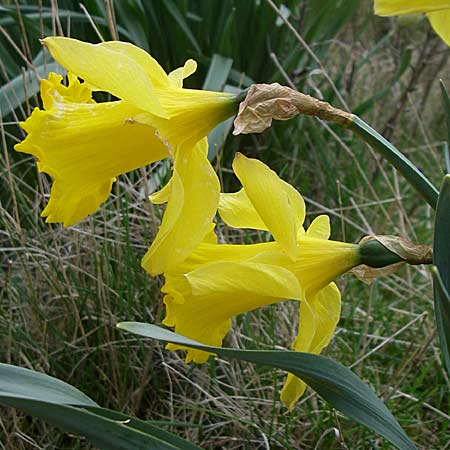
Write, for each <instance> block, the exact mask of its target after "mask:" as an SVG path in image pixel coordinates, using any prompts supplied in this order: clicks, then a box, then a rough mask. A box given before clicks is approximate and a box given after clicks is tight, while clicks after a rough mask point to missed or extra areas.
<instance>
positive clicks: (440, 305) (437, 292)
mask: <svg viewBox="0 0 450 450" xmlns="http://www.w3.org/2000/svg"><path fill="white" fill-rule="evenodd" d="M432 273H433V288H434V313H435V317H436V328H437V330H438V334H439V341H440V344H441V350H442V356H443V358H444V364H445V366H446V367H447V371H448V373H449V374H450V296H449V294H448V291H447V289H446V288H445V286H444V283H443V281H442V278H441V276H440V275H439V270H438V269H437V267H433V269H432Z"/></svg>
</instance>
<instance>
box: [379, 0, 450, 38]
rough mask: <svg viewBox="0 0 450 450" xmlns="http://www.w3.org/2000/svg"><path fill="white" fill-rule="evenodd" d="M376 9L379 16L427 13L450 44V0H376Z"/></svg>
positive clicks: (433, 24) (434, 26)
mask: <svg viewBox="0 0 450 450" xmlns="http://www.w3.org/2000/svg"><path fill="white" fill-rule="evenodd" d="M374 10H375V14H377V15H379V16H399V15H405V14H417V13H423V14H426V15H427V17H428V20H429V21H430V23H431V26H432V27H433V29H434V31H435V32H436V33H437V34H438V35H439V36H440V37H441V39H442V40H443V41H444V42H445V43H446V44H447V45H450V1H449V0H375V2H374Z"/></svg>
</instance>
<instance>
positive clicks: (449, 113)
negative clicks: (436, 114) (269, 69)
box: [440, 80, 450, 151]
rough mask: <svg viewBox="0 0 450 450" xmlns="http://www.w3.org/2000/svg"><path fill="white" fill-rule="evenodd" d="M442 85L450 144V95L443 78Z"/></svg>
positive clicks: (448, 141)
mask: <svg viewBox="0 0 450 450" xmlns="http://www.w3.org/2000/svg"><path fill="white" fill-rule="evenodd" d="M440 85H441V93H442V102H443V104H444V113H445V121H446V123H447V133H448V135H447V136H448V137H447V143H448V144H449V145H450V97H449V95H448V92H447V89H446V87H445V84H444V82H443V81H442V80H440ZM447 151H448V149H447Z"/></svg>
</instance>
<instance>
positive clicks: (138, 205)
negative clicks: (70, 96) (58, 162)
mask: <svg viewBox="0 0 450 450" xmlns="http://www.w3.org/2000/svg"><path fill="white" fill-rule="evenodd" d="M19 3H20V5H19V6H20V7H19V9H18V10H19V14H18V13H17V10H16V7H15V3H14V2H12V1H11V2H3V6H2V7H0V25H1V26H2V27H3V28H2V29H1V30H3V31H2V32H1V33H0V57H1V58H0V60H1V63H0V79H1V83H2V85H1V87H0V89H1V91H0V107H1V111H2V117H3V121H2V125H1V128H0V132H1V142H2V144H1V146H2V152H1V155H0V158H1V159H0V202H1V203H0V263H1V269H0V348H1V349H2V350H1V359H2V362H10V363H13V364H17V365H20V366H23V367H28V368H33V369H35V370H40V371H43V372H46V373H48V374H51V375H53V376H56V377H58V378H61V379H63V380H65V381H67V382H69V383H71V384H73V385H75V386H77V387H79V388H80V389H82V390H83V391H84V392H86V394H88V395H89V396H91V397H92V398H93V399H95V400H96V401H97V402H98V403H99V404H101V405H102V406H105V407H109V408H113V409H117V410H120V411H125V412H127V413H132V414H135V415H137V416H139V417H140V418H143V419H148V420H156V421H163V422H164V424H165V426H167V428H168V429H169V430H171V431H175V432H177V433H179V434H180V435H182V436H185V437H187V438H188V439H190V440H192V441H193V442H195V443H197V444H198V445H201V446H203V447H204V448H217V449H220V448H224V449H225V448H226V449H268V448H271V449H285V448H292V449H341V448H348V449H356V448H358V449H359V448H361V449H375V448H382V449H383V448H384V449H388V448H389V446H388V444H386V443H384V442H382V441H381V440H378V439H377V437H376V436H374V435H373V434H372V433H370V432H368V431H366V430H365V429H363V428H362V427H360V426H357V425H355V424H354V423H353V422H351V421H349V420H347V419H345V418H344V417H342V416H340V415H339V414H336V413H335V412H334V411H332V410H331V409H330V407H329V406H328V405H327V404H326V403H325V402H323V401H322V400H321V399H320V398H318V397H317V396H316V395H315V394H314V393H312V391H308V392H307V393H306V394H305V396H304V398H303V399H302V400H301V401H300V403H299V404H298V405H297V406H296V407H295V408H294V409H293V410H292V411H287V410H286V409H285V408H284V407H283V406H282V405H281V404H280V402H279V398H278V396H279V391H280V389H281V387H282V384H283V382H284V377H285V374H283V373H281V372H275V371H273V370H269V369H266V368H261V367H256V366H252V365H250V364H245V363H239V362H235V361H232V362H231V361H224V360H220V359H217V360H211V362H209V363H208V364H205V365H201V366H199V365H186V364H185V363H184V362H183V355H182V354H180V353H174V352H168V351H166V350H164V348H163V347H162V346H161V345H160V344H158V343H149V342H143V341H140V340H138V339H134V338H132V337H130V335H124V334H123V333H122V332H119V331H118V330H116V329H115V326H114V325H115V323H117V322H119V321H123V320H137V321H147V322H152V323H160V321H161V320H162V318H163V317H164V308H163V306H162V301H161V294H160V292H159V288H160V286H161V282H162V281H161V280H160V279H151V278H150V277H149V276H148V275H147V274H146V273H145V272H144V271H143V270H142V269H141V267H140V258H141V257H142V256H143V254H144V252H145V250H146V249H147V247H148V245H149V244H150V242H151V239H152V237H153V236H154V234H155V230H156V228H157V225H158V220H159V218H160V216H161V211H160V210H159V208H155V209H153V207H152V206H151V205H150V204H149V202H148V201H146V199H145V195H144V192H145V183H146V181H148V179H149V177H150V176H151V175H150V170H149V169H148V168H147V170H146V172H145V177H144V176H143V175H144V172H143V171H138V172H136V173H132V174H129V175H127V176H122V177H120V179H119V181H118V183H116V185H115V187H114V189H113V193H112V195H111V197H110V198H109V200H108V201H107V203H106V204H105V205H104V206H103V207H102V208H101V210H100V211H99V212H97V213H96V214H95V215H94V216H93V217H90V218H88V219H86V220H84V221H83V222H81V223H79V224H78V225H76V226H75V227H73V228H71V229H64V228H62V227H60V226H55V225H47V224H45V223H44V221H43V219H41V218H40V217H39V213H40V211H42V209H43V207H44V205H45V202H46V199H45V193H47V194H48V192H49V185H50V184H49V179H48V178H46V177H45V176H37V174H36V169H35V165H34V162H33V159H32V158H31V157H28V156H26V155H23V154H17V153H15V152H13V150H12V146H13V144H14V143H15V142H17V141H19V140H21V139H22V138H23V132H22V131H21V130H20V129H19V127H18V126H17V122H18V121H19V120H22V119H24V118H25V117H26V116H27V115H28V114H29V112H30V111H31V108H32V107H33V106H34V105H36V104H37V102H38V98H37V95H35V93H34V92H33V91H32V89H33V86H34V85H35V84H36V83H32V82H30V83H29V84H30V86H29V85H28V84H27V85H26V87H27V89H26V93H25V92H23V90H24V85H23V79H22V70H23V69H22V68H24V69H26V67H27V66H28V67H33V66H34V67H37V66H40V65H42V64H43V60H44V55H43V54H42V53H40V52H41V47H40V44H39V42H38V38H39V37H41V36H43V35H50V34H52V33H53V30H59V27H61V28H62V31H63V32H64V33H65V34H67V33H68V29H69V27H68V23H70V34H71V36H73V37H78V38H82V39H85V40H89V41H92V42H97V41H98V37H97V32H96V31H95V30H94V29H93V27H92V25H91V23H90V21H89V18H88V15H87V14H86V13H85V12H83V10H81V9H80V8H79V6H78V2H75V1H68V0H67V1H64V0H60V1H58V2H57V3H58V7H59V9H58V11H59V12H58V15H56V13H55V10H53V11H52V9H51V8H50V2H45V1H43V2H42V3H43V8H44V9H43V10H42V21H40V8H39V6H36V5H37V4H38V2H31V1H30V2H19ZM284 3H285V4H286V5H287V6H288V7H289V8H290V9H291V12H292V14H291V16H290V17H289V20H290V21H291V23H292V24H293V25H294V26H295V28H296V29H298V30H299V31H300V33H301V34H302V36H303V38H304V39H305V40H306V42H307V43H308V45H309V47H308V48H309V50H311V51H313V52H314V53H315V56H316V60H314V58H313V57H312V56H311V55H310V53H308V51H307V49H305V47H304V46H303V45H302V44H301V43H299V42H298V41H297V39H296V37H295V36H294V34H293V33H292V32H291V31H290V30H289V29H288V28H287V27H286V26H284V25H282V24H277V22H276V19H277V15H276V13H275V12H274V10H273V9H272V8H271V6H270V4H269V3H268V2H267V1H263V0H261V1H260V2H257V1H256V0H255V1H254V0H246V1H243V0H241V1H232V0H230V1H225V2H224V1H218V0H212V1H207V0H202V1H189V0H184V1H162V0H161V1H160V0H154V1H149V2H147V1H145V2H144V1H138V0H134V1H131V0H130V1H126V2H125V1H124V2H122V1H118V0H117V1H116V2H115V6H116V9H115V18H116V22H117V26H116V27H112V30H113V31H111V28H110V27H109V25H108V14H107V11H106V9H105V6H104V2H101V1H93V0H88V1H85V2H84V3H83V4H84V5H85V7H86V10H87V11H88V12H89V14H90V16H91V18H92V20H93V21H94V23H95V24H96V26H97V28H98V32H99V33H100V34H101V35H102V36H103V37H104V39H110V38H111V37H112V36H114V33H118V35H119V37H120V38H121V39H124V40H131V41H132V42H134V43H135V44H137V45H139V46H141V47H143V48H146V49H148V50H151V52H152V55H153V56H155V57H156V58H157V59H158V60H159V61H160V62H161V63H162V65H163V66H164V68H165V69H167V70H169V69H173V68H174V67H177V66H179V65H180V64H182V63H183V62H184V60H185V59H187V58H189V57H194V58H196V59H198V61H199V71H198V73H197V74H196V75H195V76H194V77H193V78H192V80H189V82H188V84H189V86H192V87H201V86H202V85H203V82H204V80H205V77H206V74H207V71H208V68H209V67H210V65H211V64H212V60H213V59H212V57H213V55H214V54H219V55H222V56H223V57H225V58H229V59H230V60H232V67H231V70H229V67H228V68H227V65H226V64H222V65H219V66H216V68H215V71H214V72H213V74H212V76H213V77H214V78H213V79H212V80H211V79H210V82H214V81H215V80H216V81H217V82H220V80H222V79H223V77H224V76H225V78H226V83H227V84H228V85H231V86H235V87H236V86H246V84H248V82H251V81H248V80H254V81H259V82H272V81H279V82H283V83H285V84H287V83H288V81H289V82H291V83H293V84H294V85H295V86H297V88H298V89H299V90H302V91H304V92H307V93H310V94H312V95H315V96H323V98H324V99H326V100H327V101H331V102H332V103H333V104H334V105H335V106H338V107H343V104H342V101H341V100H340V99H339V97H341V99H342V100H344V102H345V103H346V104H347V105H348V107H349V109H350V110H357V109H358V108H361V110H362V111H364V112H363V113H362V116H363V118H364V119H365V120H366V121H367V122H368V123H370V124H371V125H373V126H374V127H375V128H377V129H378V130H379V131H384V134H385V135H387V136H388V137H389V138H390V139H391V140H392V142H393V143H394V144H395V145H397V146H398V147H399V148H400V149H402V150H403V151H405V152H406V153H407V154H408V155H409V156H410V158H411V159H412V160H413V161H414V162H415V163H416V164H417V165H418V166H419V167H420V168H421V169H422V170H423V171H424V172H425V173H426V174H427V175H428V176H429V177H430V178H431V179H432V180H433V181H434V182H435V183H436V185H438V184H439V182H440V180H441V178H442V174H443V173H444V158H443V141H444V139H445V138H446V130H445V119H444V115H443V109H442V106H441V103H440V102H441V99H440V93H439V84H438V80H439V77H442V78H443V79H444V81H446V82H447V86H450V79H448V78H447V79H446V78H445V77H446V76H447V77H448V75H446V74H447V72H448V62H447V60H448V55H449V52H448V49H446V47H445V46H444V45H443V44H442V43H440V41H439V40H438V38H437V37H436V36H434V35H433V34H432V33H430V32H429V30H428V25H427V24H426V23H420V25H419V26H418V27H414V30H415V31H414V32H412V30H411V29H408V28H402V29H398V28H397V26H396V25H395V23H394V22H392V21H390V20H388V19H381V18H374V17H372V14H371V2H370V1H361V2H358V1H354V0H352V1H340V2H339V1H338V2H333V6H330V2H327V1H325V0H320V1H316V0H315V1H300V2H297V1H287V2H284ZM277 4H279V2H278V3H277ZM334 6H336V7H337V9H335V8H334ZM45 8H47V9H45ZM58 18H59V20H58ZM21 21H22V23H24V26H25V27H24V28H25V30H26V31H25V35H24V32H23V29H22V27H21V25H20V24H21ZM417 28H419V29H417ZM25 36H26V39H25ZM162 36H164V38H162ZM8 37H9V39H8ZM26 42H27V44H26ZM12 43H15V44H16V45H17V48H14V46H13V44H12ZM18 50H19V51H20V53H22V54H23V55H24V56H25V59H27V60H28V65H27V64H25V61H24V59H23V58H22V57H21V54H20V53H19V51H18ZM271 55H272V56H271ZM424 60H426V61H427V65H426V66H425V67H422V62H423V61H424ZM50 61H51V60H50V57H49V56H48V55H45V63H46V64H48V63H49V62H50ZM216 61H217V59H216ZM318 61H320V64H319V63H318ZM276 63H278V64H279V65H281V66H282V67H283V69H284V71H285V73H286V76H287V77H288V78H289V80H286V79H285V76H284V75H283V73H282V72H281V71H280V70H279V67H277V64H276ZM221 71H222V72H221ZM225 72H226V73H225ZM224 73H225V75H224ZM30 77H31V79H34V77H35V73H34V71H33V70H32V69H31V71H30ZM14 79H16V80H18V81H16V82H15V83H14V84H13V83H10V81H11V80H14ZM21 80H22V82H20V81H21ZM330 81H331V83H330ZM12 88H13V89H14V90H12ZM17 98H19V100H17ZM22 98H23V99H25V98H26V101H25V102H23V103H21V100H20V99H22ZM19 103H20V104H19ZM361 105H363V106H361ZM4 111H6V113H4ZM237 150H240V151H242V152H243V153H245V154H246V155H248V156H256V157H258V158H260V159H262V160H263V161H264V162H266V163H268V164H269V165H270V166H271V167H272V168H273V169H274V170H276V171H277V172H278V173H280V174H281V175H282V177H283V178H284V179H285V180H286V181H288V182H290V183H291V184H293V185H295V186H296V187H297V188H299V190H300V191H301V192H302V194H303V195H304V196H305V198H306V199H307V205H308V213H309V214H308V219H307V220H311V219H312V218H314V217H315V216H316V215H317V214H320V213H323V212H326V213H329V214H330V215H331V217H332V219H333V220H332V225H333V238H334V239H342V240H347V241H349V242H357V241H358V240H359V239H360V238H361V237H362V236H364V235H366V234H370V233H378V234H394V235H400V236H403V237H407V238H409V239H411V240H413V241H416V242H421V243H427V244H431V240H432V229H433V214H432V211H431V210H430V208H429V207H427V206H426V205H424V203H423V202H422V201H421V200H420V199H419V198H418V197H417V195H416V194H415V193H414V192H413V191H412V189H411V188H410V187H409V186H408V185H407V184H406V183H405V182H404V181H403V180H402V179H401V178H400V177H399V176H398V175H397V174H396V173H395V172H394V171H393V170H392V169H391V168H390V167H389V166H388V165H387V164H386V163H384V162H382V161H379V160H378V159H377V158H376V157H374V155H373V153H372V152H371V150H370V149H369V148H368V147H367V146H366V145H365V144H364V143H362V142H361V141H360V140H358V138H356V137H354V136H353V135H351V134H350V133H349V132H347V131H345V130H342V129H340V128H337V127H335V126H330V125H327V124H322V123H319V122H318V121H316V120H315V119H312V118H303V117H301V118H297V119H294V120H291V121H289V122H286V123H276V124H274V126H273V127H272V128H271V129H270V130H268V131H267V132H265V133H264V134H263V135H252V136H245V137H237V138H235V137H231V136H228V138H227V140H226V143H225V146H224V148H223V149H221V151H220V154H221V159H220V160H216V161H215V163H216V165H217V167H218V169H219V171H220V176H221V178H222V180H223V184H224V189H225V190H227V191H232V190H235V189H236V188H237V187H238V184H237V180H236V179H235V178H234V176H232V175H231V173H230V168H231V161H232V158H233V155H234V153H235V152H236V151H237ZM163 173H164V171H163ZM232 237H233V238H235V239H241V240H242V239H245V240H246V241H249V240H255V239H259V238H260V236H258V235H257V234H247V235H245V236H242V235H240V236H234V235H233V236H232ZM339 285H340V287H341V289H342V294H343V313H342V318H341V321H340V323H339V328H338V332H337V334H336V336H335V338H334V340H333V342H332V344H331V345H330V346H329V347H328V349H327V350H326V351H325V353H324V354H325V355H327V356H329V357H332V358H334V359H336V360H338V361H341V362H342V363H343V364H345V365H347V366H352V365H354V370H355V371H356V373H357V374H358V375H359V376H360V377H362V378H363V379H364V380H365V381H367V382H368V383H369V384H371V386H372V387H373V388H374V390H375V391H376V392H377V393H378V394H379V395H380V396H382V398H383V399H384V400H385V401H386V402H387V405H388V407H389V408H390V409H391V410H392V412H393V413H394V415H395V416H396V417H397V418H398V419H399V421H400V423H401V425H402V426H403V427H404V429H405V430H406V431H407V433H408V434H409V436H410V437H411V438H412V439H413V440H415V442H416V443H417V445H418V447H419V448H421V449H442V448H446V447H445V445H447V441H448V438H449V433H450V432H449V429H448V424H449V417H448V415H446V414H448V411H449V403H448V378H447V376H446V373H445V371H444V368H443V366H442V361H441V356H440V353H439V348H438V342H437V340H436V337H435V324H434V318H433V303H432V293H431V277H430V274H429V272H428V270H427V268H425V267H414V268H411V267H410V268H403V269H401V270H400V271H399V272H397V273H395V274H393V275H391V276H389V277H386V278H381V279H379V280H377V281H376V283H374V284H373V285H371V286H366V285H364V284H363V283H361V282H360V281H358V280H357V279H355V278H354V277H352V276H351V275H346V276H344V277H341V279H340V280H339ZM296 316H297V308H296V305H295V304H294V303H284V304H279V305H276V306H273V307H270V308H265V309H263V310H258V311H255V312H253V313H250V314H247V315H245V316H242V317H238V318H237V319H236V321H235V326H234V327H233V329H232V331H231V332H230V333H229V334H228V336H227V337H226V339H225V343H224V344H225V345H228V346H237V347H241V348H252V349H253V348H254V349H256V348H274V347H281V348H286V347H287V346H289V344H290V342H291V341H292V339H293V336H294V334H295V331H296V330H295V327H294V326H293V324H294V323H296ZM402 329H403V331H401V332H399V331H400V330H402ZM0 430H2V431H0V443H1V446H2V447H3V448H6V449H10V450H12V449H14V450H15V449H18V450H22V449H29V448H52V449H53V448H55V449H67V450H68V449H87V448H91V447H90V446H89V445H88V444H87V443H86V442H84V441H82V440H80V439H78V438H76V437H73V436H68V435H64V434H63V433H60V432H55V430H54V429H53V428H51V427H49V426H46V425H45V424H43V423H42V422H39V421H35V420H33V419H31V418H29V417H26V416H24V415H22V414H20V413H18V412H15V411H13V410H10V409H6V408H4V409H2V414H1V418H0ZM32 442H35V443H36V444H32Z"/></svg>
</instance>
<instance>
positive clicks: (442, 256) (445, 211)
mask: <svg viewBox="0 0 450 450" xmlns="http://www.w3.org/2000/svg"><path fill="white" fill-rule="evenodd" d="M433 261H434V264H435V265H436V267H437V268H434V269H433V285H434V312H435V317H436V326H437V330H438V333H439V341H440V344H441V349H442V354H443V357H444V363H445V365H446V367H447V370H448V372H449V373H450V355H449V353H450V351H449V347H450V296H449V292H450V175H446V176H445V177H444V181H443V182H442V187H441V192H440V194H439V200H438V205H437V209H436V219H435V224H434V243H433Z"/></svg>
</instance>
